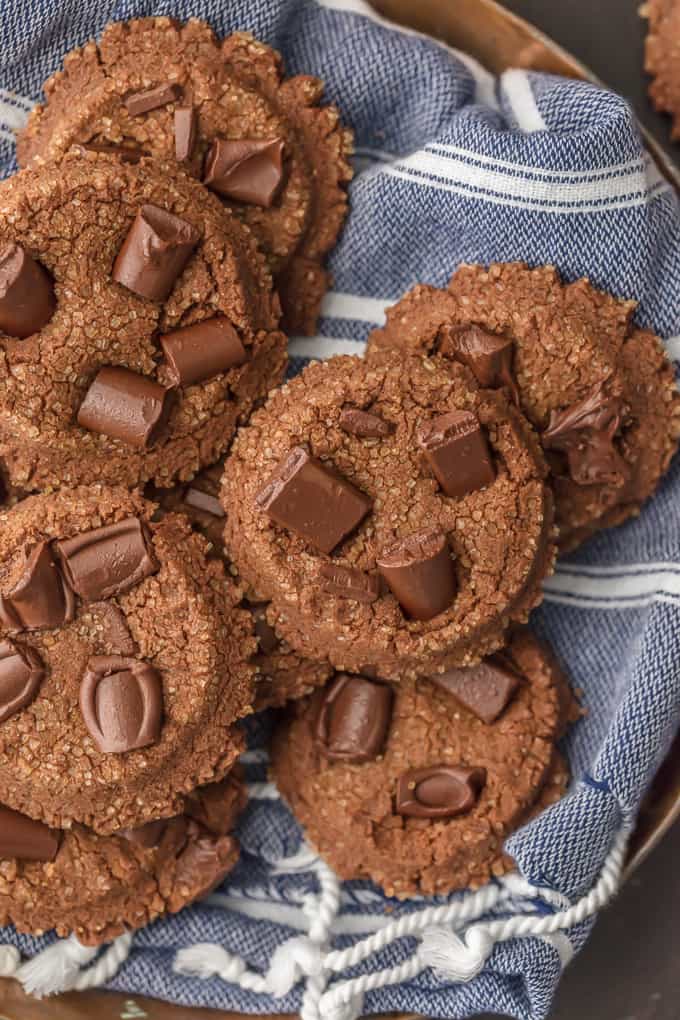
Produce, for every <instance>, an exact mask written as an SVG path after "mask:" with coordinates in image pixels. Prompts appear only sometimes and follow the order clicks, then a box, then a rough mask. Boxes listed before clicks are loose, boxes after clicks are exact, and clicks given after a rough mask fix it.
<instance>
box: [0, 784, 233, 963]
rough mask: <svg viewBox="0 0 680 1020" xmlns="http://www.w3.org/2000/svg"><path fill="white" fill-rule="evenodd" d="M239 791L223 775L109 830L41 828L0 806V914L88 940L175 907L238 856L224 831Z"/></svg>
mask: <svg viewBox="0 0 680 1020" xmlns="http://www.w3.org/2000/svg"><path fill="white" fill-rule="evenodd" d="M246 799H247V798H246V795H245V790H244V788H243V786H242V785H241V784H240V783H239V781H238V780H237V779H236V778H234V777H233V776H231V775H230V776H229V777H227V779H225V780H223V781H222V782H220V783H214V784H211V785H209V786H205V787H202V788H200V789H198V790H196V791H195V792H194V793H193V794H192V795H191V796H190V797H187V798H186V799H185V802H184V805H183V813H182V814H180V815H177V816H175V817H174V818H172V819H165V820H163V821H154V822H149V823H147V824H146V825H144V826H142V827H141V828H139V829H134V830H130V831H127V832H124V833H120V834H118V835H115V836H99V835H97V834H96V833H94V832H92V831H91V830H90V829H87V828H85V827H84V826H82V825H74V826H73V828H71V829H69V830H68V831H66V832H60V831H59V830H54V829H48V828H47V826H45V825H44V823H42V822H36V821H34V820H33V819H31V818H28V817H27V816H25V815H20V814H18V813H17V812H15V811H11V810H10V809H9V808H5V807H0V821H1V822H2V826H1V834H0V923H1V924H14V925H15V927H16V928H17V930H18V931H20V932H27V933H29V934H32V935H42V934H43V933H44V932H46V931H49V930H50V929H55V930H56V933H57V934H58V935H60V936H62V937H64V936H67V935H69V934H71V933H73V934H74V935H76V937H77V938H78V941H79V942H81V943H82V944H83V945H92V946H94V945H99V944H100V943H103V942H108V941H109V940H111V939H113V938H116V936H118V935H121V934H122V933H123V932H125V931H130V930H131V929H136V928H141V927H143V926H144V925H146V924H148V923H149V922H151V921H153V920H154V919H155V918H157V917H159V916H160V915H161V914H164V913H166V912H169V913H175V912H176V911H178V910H180V909H181V908H182V907H184V906H186V905H187V904H188V903H191V902H192V901H193V900H195V899H198V897H200V896H203V895H205V894H206V893H208V892H209V891H210V890H211V889H213V888H214V887H215V886H216V885H217V884H218V883H219V882H220V881H221V880H222V879H223V878H224V876H225V875H226V874H227V873H228V872H229V871H231V869H232V868H233V866H234V865H235V864H236V861H237V860H238V855H239V847H238V843H237V841H236V839H234V837H233V836H232V835H231V831H232V829H233V828H234V825H235V824H236V821H237V819H238V816H239V814H240V813H241V811H242V810H243V807H244V806H245V803H246Z"/></svg>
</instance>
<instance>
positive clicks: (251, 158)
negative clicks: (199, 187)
mask: <svg viewBox="0 0 680 1020" xmlns="http://www.w3.org/2000/svg"><path fill="white" fill-rule="evenodd" d="M283 145H284V143H283V139H282V138H271V139H269V140H262V139H259V138H242V139H240V140H238V141H232V140H229V139H226V138H216V139H215V141H214V142H213V144H212V145H211V147H210V150H209V152H208V155H207V157H206V161H205V172H204V175H203V183H204V184H206V185H207V186H208V187H209V188H211V189H212V191H216V192H217V193H218V194H220V195H224V197H225V198H231V199H234V200H235V201H237V202H246V203H247V204H249V205H261V206H264V207H265V208H269V207H270V206H271V204H272V202H273V201H274V198H275V197H276V193H277V191H278V190H279V187H280V185H281V181H282V179H283Z"/></svg>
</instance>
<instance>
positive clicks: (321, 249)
mask: <svg viewBox="0 0 680 1020" xmlns="http://www.w3.org/2000/svg"><path fill="white" fill-rule="evenodd" d="M322 93H323V83H322V82H320V81H319V80H318V79H317V78H313V77H311V76H309V75H297V76H296V77H294V78H288V79H286V78H284V74H283V67H282V62H281V58H280V56H279V54H278V53H276V52H275V51H274V50H272V49H270V48H269V47H268V46H265V45H264V44H263V43H260V42H258V41H257V40H256V39H254V38H253V37H252V36H251V35H250V34H248V33H246V32H239V33H236V34H235V35H231V36H229V37H228V38H227V39H225V40H223V41H222V42H219V41H218V40H217V39H216V37H215V36H214V34H213V32H212V30H211V29H210V27H209V26H208V25H206V24H205V23H204V22H201V21H198V20H196V19H192V20H191V21H189V22H188V23H187V24H186V25H184V26H182V25H180V24H178V23H177V22H176V21H174V20H172V19H171V18H165V17H162V18H141V19H139V20H136V21H130V22H128V23H123V22H118V23H115V24H112V25H109V26H108V27H107V28H106V29H105V31H104V33H103V35H102V37H101V39H100V41H99V43H98V44H97V43H94V42H90V43H87V45H86V46H84V47H82V49H79V50H75V51H73V52H72V53H69V54H68V56H67V57H66V59H65V61H64V70H63V71H58V72H57V73H56V74H54V75H53V76H52V77H51V78H50V79H49V80H48V81H47V82H46V84H45V96H46V100H47V101H46V103H45V105H43V106H37V107H36V108H35V109H34V111H33V113H32V114H31V117H30V119H29V122H28V126H27V127H26V128H25V130H24V131H23V132H22V134H21V135H20V137H19V140H18V144H17V152H18V158H19V161H20V163H21V165H22V166H25V165H26V164H27V163H29V162H30V161H31V160H32V159H33V158H34V157H35V156H36V155H39V156H42V157H44V158H47V159H60V158H61V157H62V156H63V155H64V153H65V152H67V151H68V149H69V148H70V146H71V145H73V144H74V143H81V144H83V145H85V146H87V147H90V148H93V149H95V150H97V149H103V150H106V151H109V150H111V149H117V150H118V151H119V152H120V155H121V157H122V158H124V159H127V160H135V159H138V158H139V153H140V152H144V153H148V154H149V155H152V156H153V157H154V158H160V159H163V160H169V159H177V160H178V161H179V162H180V163H181V164H182V166H184V167H185V168H186V169H187V170H188V171H189V172H190V173H192V174H194V175H195V176H197V177H199V178H200V179H201V180H203V181H204V182H205V184H206V185H207V187H209V188H210V189H211V190H213V191H214V192H215V194H217V195H219V196H220V197H221V198H222V199H223V200H224V201H225V202H227V203H228V204H229V205H230V207H231V208H233V209H234V211H235V212H236V213H237V215H238V216H239V217H241V218H242V219H243V220H244V221H245V222H246V223H248V225H249V226H250V227H251V228H252V230H253V232H254V233H255V235H256V237H257V238H258V241H260V243H261V245H262V248H263V250H264V251H265V252H266V254H267V258H268V261H269V265H270V267H271V269H272V272H274V273H275V274H276V277H277V286H278V287H279V290H280V293H281V297H282V301H283V306H284V312H285V318H286V322H285V325H286V328H287V330H288V331H289V332H293V333H300V332H306V333H313V332H314V326H315V323H316V318H317V315H318V310H319V304H320V302H321V298H322V297H323V294H324V293H325V291H326V289H327V287H328V274H327V273H326V271H325V269H324V268H323V258H324V256H325V255H326V253H327V252H328V251H329V250H330V248H331V247H332V246H333V244H334V243H335V240H336V238H337V236H338V233H339V231H340V228H341V226H342V223H343V220H344V218H345V215H346V212H347V196H346V191H345V187H346V184H347V182H348V181H349V179H350V177H351V170H350V167H349V165H348V163H347V157H348V156H349V154H350V152H351V150H352V136H351V132H350V131H348V130H347V129H346V128H343V127H342V125H341V124H340V122H339V117H338V111H337V109H336V108H335V107H334V106H319V102H320V99H321V96H322Z"/></svg>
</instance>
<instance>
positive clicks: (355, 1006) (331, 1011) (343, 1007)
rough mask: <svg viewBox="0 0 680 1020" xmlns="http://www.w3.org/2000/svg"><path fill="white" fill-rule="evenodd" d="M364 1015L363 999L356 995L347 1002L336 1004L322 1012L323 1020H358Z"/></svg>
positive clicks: (361, 996)
mask: <svg viewBox="0 0 680 1020" xmlns="http://www.w3.org/2000/svg"><path fill="white" fill-rule="evenodd" d="M363 1015H364V997H363V995H356V996H354V998H353V999H350V1001H349V1002H338V1003H337V1004H333V1005H331V1006H329V1007H328V1008H327V1009H325V1010H324V1015H323V1020H359V1018H360V1017H362V1016H363Z"/></svg>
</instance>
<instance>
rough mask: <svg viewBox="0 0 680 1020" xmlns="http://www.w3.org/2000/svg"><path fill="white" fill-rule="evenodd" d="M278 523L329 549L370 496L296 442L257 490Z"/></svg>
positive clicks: (259, 499) (342, 536)
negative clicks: (263, 485) (259, 490)
mask: <svg viewBox="0 0 680 1020" xmlns="http://www.w3.org/2000/svg"><path fill="white" fill-rule="evenodd" d="M256 500H257V504H258V506H259V507H260V508H261V509H262V510H264V511H265V512H266V513H267V514H268V515H269V517H270V518H271V519H272V520H273V521H275V522H276V523H277V524H279V525H281V526H282V527H284V528H287V529H288V530H289V531H292V532H294V534H296V535H299V536H300V538H303V539H304V540H305V541H307V542H309V543H310V545H312V546H314V547H315V548H316V549H319V550H320V551H321V552H324V553H331V552H332V551H333V549H335V547H336V546H337V545H339V544H340V542H342V541H343V539H345V538H347V536H348V535H350V534H351V533H352V532H353V531H354V530H355V529H356V528H357V527H358V526H359V524H360V523H361V521H362V520H363V519H364V517H365V516H366V514H368V513H369V512H370V509H371V500H370V499H369V497H368V496H366V495H365V494H364V493H363V492H360V491H359V489H356V488H355V487H354V486H353V485H352V484H351V483H350V482H348V481H347V479H346V478H342V477H341V476H340V475H338V474H337V473H336V472H335V471H333V470H331V469H329V468H328V467H327V466H326V465H325V464H324V463H322V462H321V461H320V460H317V458H316V457H312V456H311V454H309V453H308V452H307V451H306V450H305V449H304V448H303V447H302V446H296V447H294V448H293V449H292V450H291V451H290V453H288V454H287V455H286V457H284V459H283V460H282V461H281V463H280V464H279V465H278V467H277V468H276V471H275V472H274V475H273V476H272V478H270V480H269V481H268V482H267V484H266V486H265V487H264V489H262V490H261V492H259V493H258V495H257V496H256Z"/></svg>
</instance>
